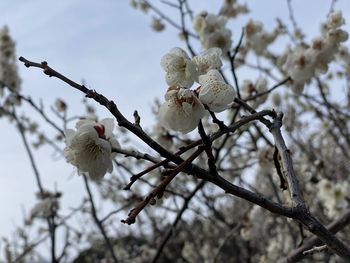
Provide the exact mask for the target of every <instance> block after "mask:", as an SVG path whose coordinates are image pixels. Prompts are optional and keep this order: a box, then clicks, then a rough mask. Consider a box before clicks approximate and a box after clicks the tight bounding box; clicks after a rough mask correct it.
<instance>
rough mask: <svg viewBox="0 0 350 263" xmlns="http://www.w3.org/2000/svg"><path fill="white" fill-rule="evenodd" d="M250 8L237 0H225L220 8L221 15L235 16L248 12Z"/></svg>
mask: <svg viewBox="0 0 350 263" xmlns="http://www.w3.org/2000/svg"><path fill="white" fill-rule="evenodd" d="M248 12H249V9H248V7H247V5H246V4H243V5H241V4H238V3H237V1H236V0H225V1H224V4H223V6H222V7H221V9H220V12H219V13H220V15H223V16H226V17H232V18H235V17H237V16H238V15H239V14H246V13H248Z"/></svg>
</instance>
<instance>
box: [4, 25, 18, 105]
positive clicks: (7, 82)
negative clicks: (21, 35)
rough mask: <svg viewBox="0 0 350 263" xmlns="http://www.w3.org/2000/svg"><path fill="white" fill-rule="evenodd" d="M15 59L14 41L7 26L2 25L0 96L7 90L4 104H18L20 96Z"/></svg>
mask: <svg viewBox="0 0 350 263" xmlns="http://www.w3.org/2000/svg"><path fill="white" fill-rule="evenodd" d="M16 60H17V59H16V53H15V42H14V41H13V40H12V38H11V36H10V34H9V29H8V27H7V26H4V27H3V28H1V29H0V97H4V90H5V89H8V91H9V93H8V95H7V96H6V97H5V101H4V106H13V105H20V98H19V97H18V96H17V94H16V93H17V92H19V90H20V84H21V79H20V78H19V76H18V69H17V64H16Z"/></svg>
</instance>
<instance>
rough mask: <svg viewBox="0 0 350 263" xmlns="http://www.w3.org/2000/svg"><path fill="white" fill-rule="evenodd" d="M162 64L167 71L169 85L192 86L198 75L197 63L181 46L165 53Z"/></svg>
mask: <svg viewBox="0 0 350 263" xmlns="http://www.w3.org/2000/svg"><path fill="white" fill-rule="evenodd" d="M160 64H161V66H162V68H163V69H164V70H165V72H166V76H165V79H166V82H167V83H168V85H169V86H181V87H186V88H190V87H191V86H192V84H193V82H194V81H195V80H196V79H197V77H198V73H197V69H196V65H195V64H194V62H192V60H191V59H190V58H189V56H188V55H187V53H186V51H184V50H183V49H181V48H179V47H175V48H173V49H171V50H170V51H169V53H167V54H165V55H164V56H163V57H162V59H161V62H160Z"/></svg>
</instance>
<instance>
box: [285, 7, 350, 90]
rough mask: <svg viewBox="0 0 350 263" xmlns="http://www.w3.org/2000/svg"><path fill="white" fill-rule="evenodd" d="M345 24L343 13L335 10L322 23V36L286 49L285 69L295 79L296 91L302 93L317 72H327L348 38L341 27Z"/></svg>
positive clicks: (294, 88) (294, 86)
mask: <svg viewBox="0 0 350 263" xmlns="http://www.w3.org/2000/svg"><path fill="white" fill-rule="evenodd" d="M344 24H345V19H344V18H343V16H342V13H341V12H340V11H337V12H333V13H331V14H330V15H329V17H328V19H327V22H326V23H325V24H323V25H322V28H321V31H322V36H321V37H318V38H315V39H313V40H312V42H311V44H310V45H305V44H304V45H299V46H297V47H296V48H295V49H294V50H291V49H290V48H289V49H288V50H287V51H286V53H285V54H286V55H285V57H284V66H283V69H284V70H285V71H286V72H287V74H288V75H289V76H290V77H291V78H292V80H293V91H294V92H296V93H297V94H300V93H301V92H302V91H303V89H304V84H305V83H308V82H310V80H311V78H312V77H313V76H314V75H315V74H319V73H325V72H327V70H328V64H329V63H330V62H331V61H332V60H333V58H334V56H335V54H336V53H337V52H338V50H339V47H340V44H341V43H342V42H345V41H346V40H347V39H348V33H347V32H346V31H344V30H342V29H340V27H341V26H342V25H344Z"/></svg>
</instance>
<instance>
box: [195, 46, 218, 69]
mask: <svg viewBox="0 0 350 263" xmlns="http://www.w3.org/2000/svg"><path fill="white" fill-rule="evenodd" d="M221 53H222V51H221V49H219V48H210V49H208V50H206V51H205V52H203V54H201V55H198V56H194V57H193V59H192V60H193V62H194V63H195V64H196V65H197V69H198V74H199V75H203V74H206V73H207V72H208V71H209V70H210V69H220V68H221V67H222V61H221V58H220V57H221Z"/></svg>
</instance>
